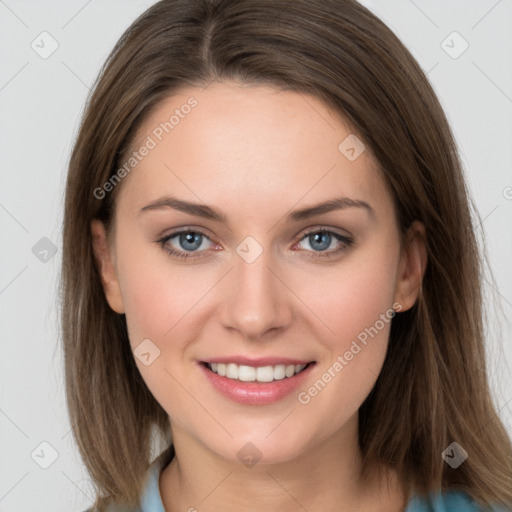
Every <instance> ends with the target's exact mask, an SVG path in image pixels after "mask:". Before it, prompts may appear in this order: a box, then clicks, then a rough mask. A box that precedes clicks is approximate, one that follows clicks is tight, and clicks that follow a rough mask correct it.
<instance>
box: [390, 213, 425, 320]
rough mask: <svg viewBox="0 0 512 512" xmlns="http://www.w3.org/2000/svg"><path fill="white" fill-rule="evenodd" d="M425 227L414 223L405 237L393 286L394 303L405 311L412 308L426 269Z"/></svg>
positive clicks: (417, 222) (419, 223) (418, 222)
mask: <svg viewBox="0 0 512 512" xmlns="http://www.w3.org/2000/svg"><path fill="white" fill-rule="evenodd" d="M425 241H426V234H425V226H424V225H423V224H422V223H421V222H420V221H414V222H413V223H412V224H411V226H410V227H409V229H408V230H407V233H406V236H405V243H404V246H403V247H402V253H401V255H400V262H399V265H398V272H397V280H396V285H395V299H394V300H395V302H397V303H399V304H400V305H401V306H402V307H401V309H397V311H407V310H408V309H410V308H412V307H413V306H414V303H415V302H416V299H417V298H418V294H419V290H420V286H421V283H422V280H423V276H424V274H425V269H426V268H427V249H426V242H425Z"/></svg>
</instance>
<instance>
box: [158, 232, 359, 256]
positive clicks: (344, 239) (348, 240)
mask: <svg viewBox="0 0 512 512" xmlns="http://www.w3.org/2000/svg"><path fill="white" fill-rule="evenodd" d="M191 232H192V233H195V234H199V235H201V236H203V237H205V238H207V239H208V240H209V241H210V242H212V243H213V244H215V243H218V242H215V241H214V240H213V239H212V237H211V236H210V235H208V234H207V233H206V230H205V229H204V228H196V227H194V226H183V227H181V228H177V229H176V231H172V232H171V233H169V234H167V235H163V236H161V237H159V239H158V240H156V242H157V243H159V244H160V245H161V246H162V248H163V249H165V245H166V244H167V243H168V242H169V240H171V239H172V238H175V237H176V236H178V235H180V234H182V233H191ZM325 232H327V233H332V234H333V235H338V236H339V237H341V240H340V239H338V238H337V237H336V239H337V241H338V242H340V243H341V244H345V245H346V247H345V248H348V247H349V246H351V245H353V243H354V239H353V236H352V235H351V234H348V233H347V234H343V233H340V230H339V228H333V227H330V226H323V225H317V226H312V227H309V228H306V229H305V230H302V231H300V233H299V234H298V235H297V236H296V237H294V239H295V241H294V242H293V246H295V245H297V244H298V243H300V242H302V240H304V239H305V238H306V237H307V236H308V235H310V234H312V233H325ZM165 250H166V251H167V252H168V253H170V254H174V255H176V256H178V257H180V255H186V256H182V257H184V258H186V257H191V258H198V257H207V255H206V253H208V252H209V251H208V250H202V251H188V252H187V251H184V250H176V249H173V250H169V249H165ZM342 250H343V248H342V249H335V250H329V251H306V252H309V253H313V254H317V256H313V255H310V257H318V258H321V257H329V255H335V254H337V253H339V252H340V251H342ZM203 254H205V255H204V256H203Z"/></svg>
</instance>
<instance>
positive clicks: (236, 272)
mask: <svg viewBox="0 0 512 512" xmlns="http://www.w3.org/2000/svg"><path fill="white" fill-rule="evenodd" d="M233 259H234V263H233V264H234V268H233V270H232V271H231V272H230V273H229V276H228V279H227V280H226V281H227V282H226V283H225V285H224V288H223V293H224V296H223V298H222V305H221V307H220V317H221V322H222V324H223V326H224V327H225V328H226V329H231V330H233V329H234V330H236V331H238V332H239V333H240V334H241V335H242V336H243V338H245V339H247V340H251V341H254V340H260V339H263V338H266V337H268V336H269V335H268V334H267V333H269V332H271V331H272V332H274V333H276V332H280V331H282V330H283V329H284V328H286V327H287V326H288V325H289V324H290V323H291V321H292V318H293V310H292V304H291V302H290V300H291V298H292V297H293V293H291V292H290V290H289V289H288V287H287V286H286V283H285V282H283V281H284V279H283V277H282V276H280V272H279V271H278V269H277V268H276V265H275V264H273V261H272V260H273V258H272V255H271V254H270V251H268V250H264V251H263V252H262V254H261V255H260V256H259V257H258V258H257V259H256V260H255V261H253V262H252V263H248V262H247V261H245V260H244V259H243V258H241V257H239V256H238V254H235V255H234V258H233Z"/></svg>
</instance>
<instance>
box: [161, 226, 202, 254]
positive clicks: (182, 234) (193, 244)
mask: <svg viewBox="0 0 512 512" xmlns="http://www.w3.org/2000/svg"><path fill="white" fill-rule="evenodd" d="M173 238H177V239H178V244H179V245H180V246H181V247H182V250H176V249H173V248H172V247H166V244H167V243H168V242H170V241H171V240H172V239H173ZM203 238H206V239H208V240H210V239H209V238H208V237H207V236H206V235H205V234H204V233H202V232H200V231H192V230H190V229H186V230H183V231H177V232H176V233H171V234H170V235H167V236H165V237H163V238H161V239H160V240H158V243H160V245H161V246H162V248H164V249H165V250H166V251H167V253H168V254H169V255H170V256H177V257H178V258H183V259H185V258H188V257H192V258H196V257H198V255H196V254H191V253H190V252H187V251H192V253H193V252H197V250H198V249H200V248H201V246H202V245H203Z"/></svg>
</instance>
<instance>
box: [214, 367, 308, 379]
mask: <svg viewBox="0 0 512 512" xmlns="http://www.w3.org/2000/svg"><path fill="white" fill-rule="evenodd" d="M305 367H306V365H305V364H296V365H293V364H290V365H284V364H278V365H276V366H258V367H256V368H255V367H253V366H244V365H238V364H234V363H228V364H224V363H208V368H210V370H212V372H215V373H217V374H219V375H220V376H221V377H227V378H228V379H238V380H242V381H244V382H255V381H258V382H272V381H273V380H281V379H284V378H285V377H293V376H294V375H295V374H297V373H299V372H301V371H302V370H304V368H305Z"/></svg>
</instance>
